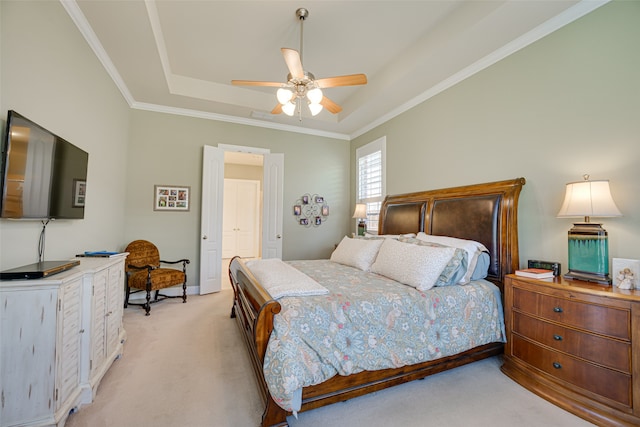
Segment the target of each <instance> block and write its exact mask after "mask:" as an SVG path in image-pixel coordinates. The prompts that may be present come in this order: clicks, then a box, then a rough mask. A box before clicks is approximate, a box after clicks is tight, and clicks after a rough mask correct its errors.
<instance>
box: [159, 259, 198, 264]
mask: <svg viewBox="0 0 640 427" xmlns="http://www.w3.org/2000/svg"><path fill="white" fill-rule="evenodd" d="M160 262H161V263H163V264H178V263H179V262H181V263H183V264H189V263H190V262H191V261H189V260H188V259H186V258H184V259H179V260H178V261H165V260H160Z"/></svg>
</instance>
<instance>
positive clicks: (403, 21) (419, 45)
mask: <svg viewBox="0 0 640 427" xmlns="http://www.w3.org/2000/svg"><path fill="white" fill-rule="evenodd" d="M61 1H62V4H63V5H64V7H65V9H66V10H67V12H68V13H69V15H70V16H71V18H72V19H73V21H74V22H75V24H76V25H77V26H78V28H79V29H80V31H81V32H82V34H83V35H84V37H85V38H86V39H87V41H88V42H89V44H90V45H91V47H92V48H93V49H94V51H95V52H96V55H97V56H98V57H99V58H100V60H101V61H102V63H103V65H104V66H105V68H106V70H107V71H108V73H109V74H110V75H111V77H112V78H113V80H114V81H115V83H116V84H117V86H118V87H119V89H120V90H121V92H122V94H123V96H124V97H125V99H126V100H127V102H128V103H129V105H130V106H131V107H132V108H139V109H146V110H153V111H164V112H169V113H176V114H183V115H192V116H196V117H204V118H211V119H216V120H224V121H230V122H235V123H243V124H249V125H257V126H265V127H270V128H277V129H286V130H292V131H298V132H305V133H311V134H319V135H326V136H332V137H336V138H342V139H350V138H353V137H355V136H358V135H360V134H362V133H364V132H365V131H367V130H369V129H371V128H372V127H374V126H376V125H378V124H380V123H383V122H384V121H386V120H388V119H390V118H392V117H394V116H395V115H397V114H399V113H401V112H403V111H405V110H407V109H408V108H411V107H412V106H414V105H417V104H418V103H420V102H422V101H424V100H426V99H428V98H429V97H431V96H433V95H435V94H437V93H438V92H440V91H442V90H444V89H446V88H447V87H450V86H451V85H453V84H455V83H457V82H458V81H460V80H462V79H464V78H466V77H468V76H470V75H472V74H473V73H475V72H477V71H479V70H481V69H483V68H485V67H487V66H489V65H491V64H492V63H495V62H496V61H498V60H500V59H501V58H503V57H505V56H507V55H509V54H511V53H513V52H515V51H517V50H518V49H520V48H522V47H524V46H526V45H528V44H530V43H532V42H534V41H535V40H538V39H539V38H541V37H543V36H545V35H546V34H548V33H550V32H552V31H555V30H556V29H558V28H560V27H562V26H564V25H566V24H567V23H569V22H571V21H573V20H574V19H576V18H578V17H580V16H582V15H584V14H585V13H588V12H590V11H591V10H593V9H595V8H596V7H599V6H601V5H602V4H604V3H606V1H607V0H587V1H578V0H504V1H498V0H471V1H460V0H441V1H435V0H427V1H418V0H413V1H360V0H352V1H326V0H325V1H320V0H317V1H244V0H235V1H209V0H198V1H189V0H146V1H143V0H75V1H74V0H61ZM299 7H305V8H307V9H308V10H309V17H308V19H307V20H306V21H305V23H304V44H303V66H304V68H305V71H310V72H312V73H313V74H314V75H315V76H316V78H324V77H333V76H339V75H343V74H354V73H364V74H366V75H367V78H368V84H367V85H364V86H353V87H336V88H329V89H325V91H324V93H325V95H326V96H327V97H329V98H330V99H332V100H333V101H335V102H337V103H338V104H340V105H341V106H342V107H343V111H342V112H341V113H339V114H337V115H333V114H330V113H329V112H327V111H326V110H325V111H322V112H321V113H320V114H319V115H318V116H316V117H313V118H311V117H310V116H306V115H303V118H302V121H300V120H299V118H298V117H297V115H295V116H294V117H288V116H285V115H284V114H280V115H272V114H270V111H271V110H272V109H273V107H274V106H275V105H276V103H277V101H276V99H275V88H257V87H239V86H232V85H231V80H232V79H240V80H264V81H276V82H279V81H282V82H283V83H284V82H285V81H286V76H287V73H288V70H287V67H286V65H285V62H284V60H283V58H282V54H281V53H280V48H281V47H289V48H293V49H297V50H299V47H300V22H299V21H298V19H297V17H296V16H295V11H296V9H297V8H299Z"/></svg>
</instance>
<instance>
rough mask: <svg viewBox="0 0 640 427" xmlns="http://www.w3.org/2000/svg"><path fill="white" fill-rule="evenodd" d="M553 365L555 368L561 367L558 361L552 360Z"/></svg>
mask: <svg viewBox="0 0 640 427" xmlns="http://www.w3.org/2000/svg"><path fill="white" fill-rule="evenodd" d="M553 367H554V368H556V369H561V368H562V365H561V364H559V363H558V362H553Z"/></svg>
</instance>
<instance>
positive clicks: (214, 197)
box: [200, 145, 224, 295]
mask: <svg viewBox="0 0 640 427" xmlns="http://www.w3.org/2000/svg"><path fill="white" fill-rule="evenodd" d="M223 197H224V150H221V149H219V148H216V147H211V146H208V145H205V146H204V152H203V159H202V198H201V201H202V211H201V218H200V294H201V295H202V294H208V293H211V292H218V291H220V289H221V288H222V276H221V270H222V218H223V215H222V207H223Z"/></svg>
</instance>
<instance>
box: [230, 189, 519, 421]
mask: <svg viewBox="0 0 640 427" xmlns="http://www.w3.org/2000/svg"><path fill="white" fill-rule="evenodd" d="M524 183H525V181H524V178H517V179H515V180H509V181H501V182H494V183H488V184H477V185H472V186H465V187H457V188H450V189H444V190H438V191H427V192H421V193H411V194H406V195H400V196H390V197H387V199H386V200H385V202H384V203H383V208H382V209H383V210H382V212H381V224H380V231H381V232H382V233H385V232H386V233H390V232H391V231H395V232H400V233H407V232H417V231H426V232H428V233H430V234H443V235H448V236H453V237H459V238H466V239H472V240H476V241H480V242H482V243H484V244H485V246H487V247H488V248H489V251H490V257H491V265H490V268H489V276H488V279H489V280H491V281H492V282H494V283H496V284H497V285H498V286H499V287H500V288H501V289H502V281H503V279H504V276H505V275H506V274H508V273H511V272H513V270H515V269H516V268H517V267H518V238H517V206H518V196H519V193H520V189H521V187H522V186H523V185H524ZM415 215H418V217H416V216H415ZM399 218H401V220H402V221H399V220H398V219H399ZM407 219H408V221H407V222H406V223H407V224H408V225H407V226H406V227H405V226H404V225H403V224H404V223H405V221H406V220H407ZM416 227H419V228H416ZM390 234H392V233H390ZM229 278H230V280H231V285H232V287H233V291H234V298H233V308H232V317H235V318H236V320H237V324H238V327H239V328H240V330H241V331H242V336H243V338H244V340H245V343H246V344H247V348H248V350H249V355H250V357H251V362H252V366H253V369H254V371H255V374H256V378H257V379H258V384H259V390H260V394H261V395H262V397H263V399H264V402H265V410H264V413H263V415H262V426H263V427H267V426H286V425H287V418H286V417H287V415H289V413H288V412H287V411H285V410H284V409H282V408H280V407H279V406H278V405H277V404H276V403H275V402H274V401H273V399H272V398H271V395H270V394H269V390H268V389H267V385H266V382H265V379H264V373H263V370H262V366H263V362H264V357H265V352H266V349H267V345H268V343H269V336H270V335H271V332H272V330H273V319H274V316H275V315H276V314H278V313H279V312H280V310H281V306H280V303H278V302H277V301H274V300H272V299H271V297H270V296H269V294H268V293H267V292H266V291H265V290H264V289H263V287H262V286H261V285H260V283H259V282H258V280H256V278H255V277H254V276H253V274H251V272H250V271H249V269H248V268H247V267H246V265H245V263H244V261H243V260H242V259H240V258H239V257H235V258H233V259H232V260H231V263H230V265H229ZM503 347H504V345H503V344H502V343H491V344H487V345H483V346H481V347H476V348H474V349H471V350H468V351H466V352H464V353H460V354H457V355H454V356H448V357H444V358H441V359H438V360H434V361H430V362H424V363H420V364H416V365H409V366H404V367H402V368H396V369H385V370H380V371H364V372H360V373H358V374H354V375H349V376H340V375H337V376H335V377H333V378H331V379H329V380H327V381H325V382H324V383H321V384H318V385H314V386H310V387H305V388H304V389H303V390H302V408H301V411H306V410H309V409H314V408H318V407H320V406H324V405H328V404H331V403H335V402H340V401H344V400H347V399H350V398H353V397H357V396H361V395H364V394H366V393H370V392H373V391H378V390H382V389H384V388H387V387H391V386H394V385H398V384H402V383H405V382H408V381H412V380H416V379H419V378H424V377H426V376H428V375H431V374H435V373H438V372H442V371H445V370H447V369H451V368H455V367H457V366H461V365H464V364H467V363H470V362H474V361H476V360H481V359H484V358H487V357H491V356H495V355H498V354H502V352H503Z"/></svg>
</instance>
